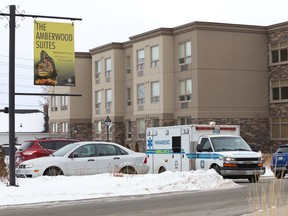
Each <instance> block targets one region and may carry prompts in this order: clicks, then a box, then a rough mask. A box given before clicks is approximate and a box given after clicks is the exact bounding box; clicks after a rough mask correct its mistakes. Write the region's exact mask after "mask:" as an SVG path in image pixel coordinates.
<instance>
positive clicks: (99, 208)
mask: <svg viewBox="0 0 288 216" xmlns="http://www.w3.org/2000/svg"><path fill="white" fill-rule="evenodd" d="M286 181H287V179H283V180H277V179H275V178H272V177H269V178H262V179H261V180H260V182H259V183H257V184H251V183H248V181H246V180H235V182H237V183H239V184H240V185H241V186H242V187H240V188H237V189H224V190H223V189H222V190H214V191H207V192H195V191H194V192H178V193H166V194H157V195H144V196H125V197H115V198H101V199H92V200H81V201H72V202H52V203H47V204H45V205H23V206H15V207H12V208H11V207H9V208H8V207H6V208H5V207H4V208H1V209H0V212H1V213H0V215H1V216H19V215H21V216H33V215H37V216H38V215H41V216H51V215H57V216H58V215H59V216H65V215H69V216H79V215H81V216H82V215H85V216H92V215H93V216H94V215H101V216H105V215H110V216H111V215H112V216H124V215H125V216H135V215H138V216H142V215H145V216H146V215H171V216H175V215H180V214H181V215H183V216H185V215H197V216H198V215H213V216H218V215H219V216H220V215H221V216H225V215H235V216H236V215H244V214H249V213H251V211H252V210H251V209H250V205H252V206H253V205H258V206H259V205H260V203H259V202H260V201H259V200H261V199H262V198H261V197H263V196H267V197H268V199H269V197H270V198H273V199H274V198H275V199H277V198H276V197H282V196H283V195H285V194H287V191H288V188H287V183H286ZM272 188H274V189H273V190H274V195H275V196H274V195H273V194H271V193H273V192H272V191H271V189H272ZM264 191H266V192H264ZM259 198H260V199H259ZM282 198H283V199H285V200H282V201H281V203H287V200H288V199H287V196H286V197H285V196H283V197H282ZM267 202H268V201H267ZM279 203H280V202H279ZM254 210H256V208H254V207H253V211H254Z"/></svg>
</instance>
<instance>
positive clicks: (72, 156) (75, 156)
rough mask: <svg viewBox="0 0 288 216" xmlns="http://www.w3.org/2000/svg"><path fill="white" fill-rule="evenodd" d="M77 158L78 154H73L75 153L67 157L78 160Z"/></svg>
mask: <svg viewBox="0 0 288 216" xmlns="http://www.w3.org/2000/svg"><path fill="white" fill-rule="evenodd" d="M78 157H79V154H78V153H75V152H73V153H72V154H71V155H70V156H69V158H78Z"/></svg>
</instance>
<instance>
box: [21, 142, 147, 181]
mask: <svg viewBox="0 0 288 216" xmlns="http://www.w3.org/2000/svg"><path fill="white" fill-rule="evenodd" d="M148 169H149V168H148V165H147V156H146V154H145V153H140V152H134V151H132V150H130V149H128V148H125V147H123V146H121V145H119V144H116V143H111V142H96V141H87V142H84V141H83V142H75V143H71V144H68V145H66V146H64V147H63V148H61V149H59V150H57V151H56V152H54V153H53V154H51V155H49V156H48V157H41V158H35V159H31V160H27V161H24V162H22V163H20V165H19V166H18V167H17V168H16V176H17V177H30V178H31V177H37V176H42V175H47V176H57V175H65V176H72V175H91V174H99V173H126V174H146V173H148Z"/></svg>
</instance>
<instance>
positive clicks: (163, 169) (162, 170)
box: [158, 166, 166, 173]
mask: <svg viewBox="0 0 288 216" xmlns="http://www.w3.org/2000/svg"><path fill="white" fill-rule="evenodd" d="M165 171H166V169H165V168H164V167H163V166H162V167H160V169H159V171H158V173H163V172H165Z"/></svg>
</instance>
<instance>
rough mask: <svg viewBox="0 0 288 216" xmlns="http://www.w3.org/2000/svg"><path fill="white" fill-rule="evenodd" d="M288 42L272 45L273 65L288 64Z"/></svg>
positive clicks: (271, 57) (271, 56)
mask: <svg viewBox="0 0 288 216" xmlns="http://www.w3.org/2000/svg"><path fill="white" fill-rule="evenodd" d="M287 49H288V41H283V42H279V43H273V44H271V45H270V59H271V60H270V61H271V63H272V64H273V63H279V62H285V63H286V62H287V61H288V53H287Z"/></svg>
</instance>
